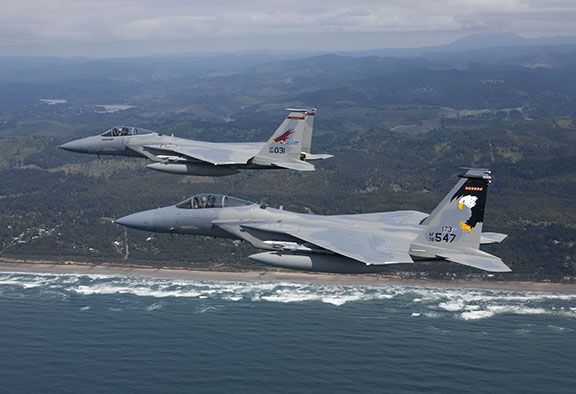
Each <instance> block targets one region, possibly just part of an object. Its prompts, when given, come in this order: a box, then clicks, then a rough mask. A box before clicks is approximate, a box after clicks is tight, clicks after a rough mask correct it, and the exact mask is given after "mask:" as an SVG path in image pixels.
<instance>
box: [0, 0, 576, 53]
mask: <svg viewBox="0 0 576 394" xmlns="http://www.w3.org/2000/svg"><path fill="white" fill-rule="evenodd" d="M575 22H576V0H380V1H377V0H353V1H343V0H295V1H282V2H279V1H273V0H244V1H233V0H203V1H194V0H0V56H2V55H3V56H6V55H56V56H91V57H100V56H134V55H146V54H156V53H178V52H195V51H210V52H221V51H236V50H259V49H274V50H350V49H369V48H390V47H415V46H428V45H436V44H443V43H447V42H450V41H452V40H454V39H456V38H458V37H461V36H464V35H467V34H472V33H478V32H483V31H510V32H516V33H519V34H521V35H522V36H525V37H539V36H553V35H571V36H576V23H575Z"/></svg>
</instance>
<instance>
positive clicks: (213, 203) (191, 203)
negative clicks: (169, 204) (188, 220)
mask: <svg viewBox="0 0 576 394" xmlns="http://www.w3.org/2000/svg"><path fill="white" fill-rule="evenodd" d="M252 204H254V203H253V202H251V201H246V200H242V199H240V198H236V197H230V196H224V195H222V194H197V195H195V196H194V197H191V198H189V199H187V200H184V201H182V202H181V203H179V204H178V205H176V208H183V209H202V208H225V207H240V206H244V205H252Z"/></svg>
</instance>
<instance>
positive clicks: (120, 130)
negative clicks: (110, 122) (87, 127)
mask: <svg viewBox="0 0 576 394" xmlns="http://www.w3.org/2000/svg"><path fill="white" fill-rule="evenodd" d="M150 133H152V131H151V130H146V129H142V128H139V127H130V126H119V127H114V128H111V129H110V130H107V131H105V132H104V133H102V137H122V136H126V135H139V134H150Z"/></svg>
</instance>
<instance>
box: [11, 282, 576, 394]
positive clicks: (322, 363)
mask: <svg viewBox="0 0 576 394" xmlns="http://www.w3.org/2000/svg"><path fill="white" fill-rule="evenodd" d="M0 352H1V353H0V356H1V357H0V392H2V393H185V392H194V393H204V392H206V393H216V392H218V393H220V392H234V393H235V392H241V393H270V392H278V393H327V392H329V393H339V392H340V393H348V392H362V393H367V392H375V393H383V392H390V393H414V392H427V393H434V392H437V393H445V392H453V393H476V392H485V393H510V392H518V393H553V392H554V393H574V392H575V391H576V355H575V353H576V295H567V294H542V293H530V292H513V291H495V290H474V289H439V288H425V287H408V286H368V285H367V286H360V285H323V284H311V283H289V282H269V283H267V282H253V283H252V282H225V281H222V282H211V281H192V280H184V279H183V280H178V279H162V278H158V279H155V278H144V277H130V276H115V275H69V274H58V275H57V274H29V273H0Z"/></svg>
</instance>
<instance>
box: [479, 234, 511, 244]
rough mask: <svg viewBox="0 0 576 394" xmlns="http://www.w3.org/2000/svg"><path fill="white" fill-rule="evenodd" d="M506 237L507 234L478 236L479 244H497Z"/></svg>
mask: <svg viewBox="0 0 576 394" xmlns="http://www.w3.org/2000/svg"><path fill="white" fill-rule="evenodd" d="M507 237H508V234H502V233H482V235H481V236H480V244H482V245H486V244H499V243H500V242H502V241H504V240H505V239H506V238H507Z"/></svg>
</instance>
